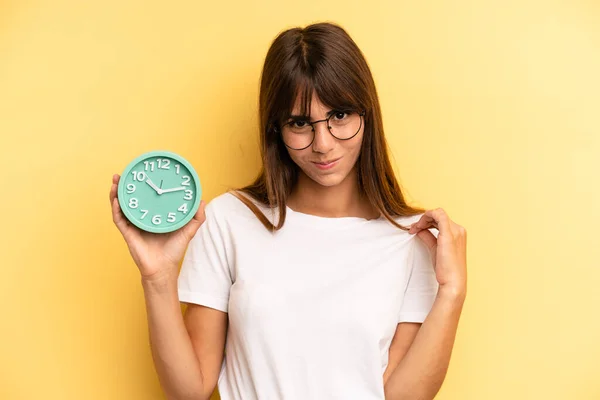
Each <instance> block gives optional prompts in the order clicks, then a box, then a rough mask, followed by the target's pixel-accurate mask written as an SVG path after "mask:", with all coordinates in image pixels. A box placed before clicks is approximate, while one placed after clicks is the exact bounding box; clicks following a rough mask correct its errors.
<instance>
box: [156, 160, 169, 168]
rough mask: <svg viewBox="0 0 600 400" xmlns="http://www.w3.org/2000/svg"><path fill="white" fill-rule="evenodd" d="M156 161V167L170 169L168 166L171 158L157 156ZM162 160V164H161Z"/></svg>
mask: <svg viewBox="0 0 600 400" xmlns="http://www.w3.org/2000/svg"><path fill="white" fill-rule="evenodd" d="M156 161H158V168H160V169H171V167H169V165H171V160H169V159H168V158H157V159H156ZM163 162H164V165H163V164H162V163H163Z"/></svg>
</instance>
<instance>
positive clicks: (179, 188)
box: [162, 186, 185, 193]
mask: <svg viewBox="0 0 600 400" xmlns="http://www.w3.org/2000/svg"><path fill="white" fill-rule="evenodd" d="M179 190H185V187H184V186H181V187H178V188H172V189H163V190H162V193H169V192H177V191H179Z"/></svg>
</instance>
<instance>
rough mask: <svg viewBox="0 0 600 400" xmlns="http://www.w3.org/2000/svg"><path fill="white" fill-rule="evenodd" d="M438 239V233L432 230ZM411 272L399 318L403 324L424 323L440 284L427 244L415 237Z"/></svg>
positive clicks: (399, 321)
mask: <svg viewBox="0 0 600 400" xmlns="http://www.w3.org/2000/svg"><path fill="white" fill-rule="evenodd" d="M431 233H433V235H434V236H436V237H437V235H438V233H439V232H438V231H437V230H432V231H431ZM411 251H412V257H410V258H409V259H411V260H412V262H411V263H410V265H411V272H410V276H409V279H408V285H407V287H406V291H405V292H404V301H403V302H402V308H401V309H400V314H399V316H398V323H401V322H423V321H425V318H426V317H427V315H428V314H429V312H430V311H431V308H432V307H433V303H434V301H435V297H436V295H437V291H438V286H439V284H438V282H437V279H436V277H435V270H434V268H433V259H432V258H431V255H430V254H429V250H428V249H427V246H426V245H425V243H424V242H423V241H422V240H421V239H420V238H419V237H417V236H416V235H415V236H414V237H413V246H412V250H411Z"/></svg>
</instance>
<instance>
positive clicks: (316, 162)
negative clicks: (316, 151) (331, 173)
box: [313, 157, 341, 165]
mask: <svg viewBox="0 0 600 400" xmlns="http://www.w3.org/2000/svg"><path fill="white" fill-rule="evenodd" d="M340 158H341V157H340ZM337 160H339V158H336V159H333V160H329V161H323V162H319V161H313V162H314V163H315V164H319V165H327V164H331V163H332V162H336V161H337Z"/></svg>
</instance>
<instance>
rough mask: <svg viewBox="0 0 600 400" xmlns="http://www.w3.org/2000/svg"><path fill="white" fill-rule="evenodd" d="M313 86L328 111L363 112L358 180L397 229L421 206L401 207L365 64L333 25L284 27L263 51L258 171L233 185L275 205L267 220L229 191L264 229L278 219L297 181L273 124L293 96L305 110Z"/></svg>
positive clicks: (282, 117) (290, 106)
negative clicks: (272, 216)
mask: <svg viewBox="0 0 600 400" xmlns="http://www.w3.org/2000/svg"><path fill="white" fill-rule="evenodd" d="M313 91H316V93H317V95H318V96H319V99H320V100H321V101H322V102H323V104H325V105H327V106H328V107H331V108H332V109H353V110H357V111H359V110H360V111H362V110H365V111H366V114H365V116H364V121H365V128H364V136H363V143H362V147H361V152H360V155H359V157H358V160H357V161H356V162H357V164H358V168H357V172H358V185H359V190H360V191H361V193H362V194H363V195H364V196H366V198H367V199H369V201H370V202H371V204H372V206H373V207H375V208H376V209H377V210H379V211H380V213H381V214H382V215H383V216H384V217H385V218H386V219H387V220H389V221H390V222H391V223H392V224H394V225H395V226H397V227H398V228H400V229H403V230H408V228H406V227H404V226H402V225H400V224H398V223H397V222H396V221H394V219H393V217H396V216H411V215H416V214H420V213H423V212H424V211H425V210H423V209H420V208H416V207H411V206H409V205H408V204H406V201H405V200H404V196H403V195H402V191H401V189H400V185H399V184H398V182H397V180H396V177H395V176H394V171H393V169H392V166H391V164H390V160H389V157H388V150H387V142H386V140H385V136H384V133H383V122H382V118H381V109H380V106H379V100H378V97H377V91H376V89H375V82H374V80H373V76H372V74H371V71H370V69H369V66H368V64H367V62H366V60H365V58H364V56H363V54H362V52H361V51H360V49H359V48H358V46H357V45H356V43H355V42H354V41H353V40H352V38H351V37H350V36H349V35H348V33H347V32H346V31H345V30H344V29H343V28H341V27H340V26H339V25H336V24H334V23H329V22H322V23H315V24H312V25H308V26H306V27H305V28H300V27H296V28H291V29H288V30H285V31H283V32H281V33H279V35H278V36H277V37H276V38H275V40H274V41H273V43H272V44H271V47H270V48H269V50H268V52H267V55H266V58H265V63H264V66H263V71H262V76H261V80H260V96H259V123H260V151H261V158H262V168H261V170H260V172H259V174H258V177H257V178H256V179H255V180H254V182H253V183H252V184H250V185H248V186H245V187H243V188H241V189H239V191H240V192H242V193H245V194H248V195H249V196H251V197H252V198H254V199H255V200H256V201H258V202H259V203H261V204H263V205H265V206H266V207H268V208H271V209H273V208H274V207H279V221H278V224H277V226H275V225H273V224H272V223H271V222H270V221H269V220H268V219H267V217H266V216H265V215H264V214H263V213H262V212H261V210H260V209H259V208H258V207H256V205H255V204H254V203H253V202H252V201H250V200H249V199H247V198H245V196H243V195H240V194H238V193H235V192H234V191H232V192H231V193H232V194H233V195H235V196H236V197H238V198H239V199H240V200H241V201H242V202H243V203H244V204H245V205H246V206H248V207H249V208H250V209H251V210H252V212H254V214H255V215H256V216H257V217H258V219H259V220H260V221H261V222H262V224H263V225H264V226H265V227H266V228H267V229H269V230H270V231H276V230H279V229H281V227H282V226H283V224H284V222H285V215H286V207H285V205H286V204H287V203H286V201H287V198H288V196H289V194H290V193H291V190H292V188H293V186H294V185H295V183H296V181H297V178H298V168H299V167H298V166H297V165H296V164H295V163H294V162H293V161H292V159H291V158H290V156H289V154H288V152H287V150H286V148H285V145H284V144H283V141H282V139H281V136H280V134H279V131H278V127H279V126H280V125H281V123H282V122H283V121H284V120H285V119H287V118H288V117H289V115H290V114H291V112H292V109H293V107H294V102H295V99H296V98H297V96H298V95H300V98H301V109H302V111H303V112H302V115H308V114H309V113H308V112H307V110H309V109H310V101H311V98H312V93H313Z"/></svg>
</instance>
